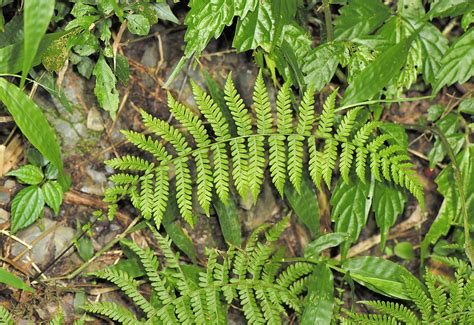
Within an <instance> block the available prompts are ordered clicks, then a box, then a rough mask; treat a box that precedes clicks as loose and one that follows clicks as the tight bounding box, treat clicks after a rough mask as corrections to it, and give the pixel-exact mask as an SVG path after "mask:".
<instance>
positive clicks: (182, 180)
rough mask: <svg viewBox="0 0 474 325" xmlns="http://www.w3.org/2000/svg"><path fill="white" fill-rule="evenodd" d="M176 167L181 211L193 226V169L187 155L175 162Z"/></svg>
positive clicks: (177, 194)
mask: <svg viewBox="0 0 474 325" xmlns="http://www.w3.org/2000/svg"><path fill="white" fill-rule="evenodd" d="M175 167H176V199H177V202H178V207H179V211H180V212H181V215H182V217H183V218H184V220H186V221H187V223H189V224H190V225H191V226H193V225H194V220H193V213H192V195H193V190H192V186H191V185H192V182H191V171H190V170H189V165H188V159H187V157H184V158H181V159H179V160H177V161H176V162H175Z"/></svg>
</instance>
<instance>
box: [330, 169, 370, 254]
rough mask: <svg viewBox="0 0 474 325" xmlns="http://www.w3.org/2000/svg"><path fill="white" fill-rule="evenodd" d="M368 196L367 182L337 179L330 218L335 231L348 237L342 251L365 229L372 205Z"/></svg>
mask: <svg viewBox="0 0 474 325" xmlns="http://www.w3.org/2000/svg"><path fill="white" fill-rule="evenodd" d="M369 194H370V184H369V182H366V184H364V183H362V182H361V181H360V180H359V179H354V180H351V181H350V182H349V183H345V182H344V181H343V179H342V178H340V179H339V181H338V182H337V185H336V188H335V189H334V192H333V193H332V196H331V201H330V202H331V207H332V210H331V217H332V219H333V220H334V221H335V222H336V229H335V231H336V232H342V233H347V235H348V239H347V242H346V245H344V251H345V250H347V248H348V245H349V244H350V243H353V242H355V241H356V240H357V239H358V238H359V235H360V232H361V230H362V228H364V227H365V223H366V222H367V217H368V216H369V212H370V205H371V203H372V197H371V196H370V195H369ZM343 255H344V254H343Z"/></svg>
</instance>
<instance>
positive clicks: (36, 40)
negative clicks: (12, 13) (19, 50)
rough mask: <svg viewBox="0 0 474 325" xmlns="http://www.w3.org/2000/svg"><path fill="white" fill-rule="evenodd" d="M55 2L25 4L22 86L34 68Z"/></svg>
mask: <svg viewBox="0 0 474 325" xmlns="http://www.w3.org/2000/svg"><path fill="white" fill-rule="evenodd" d="M54 2H55V1H54V0H28V1H25V2H24V15H23V16H24V17H23V30H24V36H23V49H24V53H25V56H24V57H23V68H22V70H23V73H22V75H21V85H22V86H23V84H24V82H25V78H26V76H27V75H28V71H30V69H31V67H32V66H33V62H34V60H35V56H36V52H37V51H38V48H39V46H40V43H41V39H42V38H43V36H44V34H45V33H46V30H47V29H48V25H49V21H50V20H51V17H52V16H53V13H54Z"/></svg>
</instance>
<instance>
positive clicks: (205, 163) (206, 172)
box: [193, 148, 213, 216]
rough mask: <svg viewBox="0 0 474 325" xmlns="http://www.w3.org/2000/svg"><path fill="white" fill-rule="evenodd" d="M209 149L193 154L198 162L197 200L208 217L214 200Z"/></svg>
mask: <svg viewBox="0 0 474 325" xmlns="http://www.w3.org/2000/svg"><path fill="white" fill-rule="evenodd" d="M208 151H209V149H207V148H202V149H199V150H196V151H194V152H193V156H194V161H195V162H196V174H197V176H196V185H197V198H198V202H199V205H200V206H201V207H202V209H203V210H204V212H205V213H206V215H207V216H209V208H210V206H211V200H212V185H213V183H212V169H211V163H210V161H209V158H208V157H209V156H208Z"/></svg>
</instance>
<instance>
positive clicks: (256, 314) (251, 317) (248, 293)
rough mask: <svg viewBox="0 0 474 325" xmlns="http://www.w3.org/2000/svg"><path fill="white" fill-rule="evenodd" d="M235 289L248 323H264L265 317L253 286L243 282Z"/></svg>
mask: <svg viewBox="0 0 474 325" xmlns="http://www.w3.org/2000/svg"><path fill="white" fill-rule="evenodd" d="M237 290H238V292H239V297H240V303H241V304H242V309H243V310H244V315H245V318H246V319H247V320H248V322H249V324H264V323H265V318H264V316H263V314H262V311H261V310H260V308H259V306H258V303H257V297H256V296H255V291H254V288H253V287H250V286H248V285H247V284H246V283H243V284H240V285H238V286H237Z"/></svg>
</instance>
